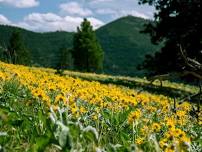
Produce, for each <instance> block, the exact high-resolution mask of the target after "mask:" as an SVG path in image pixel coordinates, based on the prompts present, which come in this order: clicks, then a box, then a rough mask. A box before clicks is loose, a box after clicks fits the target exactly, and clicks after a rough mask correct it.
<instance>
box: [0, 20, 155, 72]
mask: <svg viewBox="0 0 202 152" xmlns="http://www.w3.org/2000/svg"><path fill="white" fill-rule="evenodd" d="M147 22H148V20H144V19H142V18H137V17H133V16H127V17H122V18H120V19H118V20H115V21H113V22H111V23H109V24H107V25H105V26H103V27H101V28H99V29H98V30H97V31H96V34H97V37H98V40H99V41H100V43H101V46H102V48H103V50H104V51H105V61H104V71H105V73H108V74H114V75H139V74H140V72H138V71H137V69H136V67H137V65H138V64H140V63H141V62H142V61H143V60H144V56H145V54H151V53H154V52H156V51H157V50H159V46H155V45H152V44H151V42H150V38H149V35H146V34H142V33H140V31H141V30H143V29H144V25H145V23H147ZM16 29H18V30H20V31H21V33H22V36H23V39H24V42H25V44H26V46H27V48H28V49H29V50H30V51H31V54H32V60H33V62H34V63H35V65H36V64H37V65H40V66H45V67H54V66H55V64H56V63H57V60H58V55H59V53H58V52H59V49H60V48H61V47H68V48H71V47H72V40H73V35H74V33H72V32H63V31H56V32H48V33H36V32H31V31H28V30H25V29H21V28H17V27H12V26H4V25H0V45H7V44H8V40H9V37H10V35H11V33H12V32H13V31H14V30H16Z"/></svg>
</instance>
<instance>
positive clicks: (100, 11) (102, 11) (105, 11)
mask: <svg viewBox="0 0 202 152" xmlns="http://www.w3.org/2000/svg"><path fill="white" fill-rule="evenodd" d="M96 13H97V14H99V15H108V14H116V13H117V11H115V10H113V9H110V8H101V9H97V10H96Z"/></svg>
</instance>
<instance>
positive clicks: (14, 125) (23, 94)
mask: <svg viewBox="0 0 202 152" xmlns="http://www.w3.org/2000/svg"><path fill="white" fill-rule="evenodd" d="M1 68H2V69H1ZM1 68H0V71H1V70H2V72H4V70H3V67H1ZM19 68H20V67H19ZM36 69H38V68H30V70H31V71H32V70H36ZM41 70H42V71H44V72H49V74H50V73H53V72H55V71H54V70H52V69H41ZM65 74H67V75H70V76H73V77H79V78H83V79H88V80H89V81H95V80H96V81H100V82H105V81H108V83H115V84H116V82H122V83H127V82H133V83H135V82H138V83H139V87H141V85H140V84H145V85H148V82H147V81H146V80H144V79H141V78H130V77H114V76H107V75H97V74H90V73H79V72H71V71H65ZM16 80H17V79H12V80H11V81H8V82H6V83H4V82H3V81H0V132H1V133H2V134H4V135H2V138H0V151H1V150H2V149H1V146H2V147H3V149H5V150H7V151H11V152H12V151H13V152H14V151H15V152H16V151H19V152H20V151H28V150H30V151H32V152H38V151H40V150H41V151H47V152H53V151H55V152H59V151H65V149H67V147H68V145H65V147H64V148H65V149H63V150H61V148H58V146H56V145H59V144H60V142H58V139H55V137H54V135H53V133H58V132H59V133H62V135H64V132H62V131H61V132H60V131H59V130H55V128H56V127H55V126H54V125H53V123H51V122H50V119H48V113H49V110H48V109H46V108H44V106H43V104H42V103H41V102H39V100H36V98H34V97H33V96H32V95H31V92H30V91H29V90H28V89H27V88H26V87H24V86H21V85H20V84H19V82H18V81H16ZM165 86H167V87H170V89H171V88H172V89H173V90H174V88H175V89H177V90H178V91H179V92H180V93H181V94H182V93H184V92H190V93H194V92H195V91H197V90H196V88H195V87H193V86H188V85H183V84H176V83H170V82H165ZM153 87H154V88H158V85H157V84H154V86H153ZM143 89H144V88H143ZM156 93H157V92H156ZM159 94H160V92H159ZM110 102H111V101H110ZM81 103H82V102H81V101H79V102H78V104H81ZM85 105H86V102H85ZM82 106H83V105H82ZM130 110H131V109H130ZM132 110H134V109H132ZM65 114H66V113H65ZM99 114H100V115H102V117H103V118H102V119H104V121H102V123H100V122H101V121H100V122H99V121H98V120H96V121H95V120H94V121H92V120H91V119H89V117H88V115H87V117H85V115H84V117H81V116H80V117H79V121H81V122H82V123H79V125H81V126H82V125H83V126H82V127H84V126H85V127H86V126H88V125H92V126H95V127H96V129H97V131H98V133H100V132H99V128H101V133H100V135H102V138H101V140H102V142H101V143H100V146H103V147H105V148H107V150H106V151H115V150H113V148H112V144H114V145H115V144H116V143H121V144H123V145H124V146H122V147H118V148H117V149H119V150H117V152H119V151H120V152H121V151H126V152H127V151H131V149H130V142H129V143H128V141H129V140H130V138H132V137H131V134H132V133H131V131H132V129H131V127H130V126H129V125H127V123H126V119H127V116H128V114H129V111H123V112H120V113H113V112H111V111H108V110H106V109H103V111H100V113H99ZM90 115H91V113H90ZM86 118H87V119H86ZM68 119H70V120H68V123H67V124H69V125H67V126H68V128H70V132H69V133H70V134H71V138H72V137H73V138H75V139H80V135H81V133H82V135H83V136H84V137H83V138H82V139H80V140H79V141H80V142H81V143H82V146H83V147H85V146H86V145H88V147H86V148H89V149H90V150H85V151H93V150H92V148H94V145H96V144H94V141H95V137H94V136H92V135H93V134H92V132H87V133H88V134H87V133H86V132H83V131H82V130H80V129H79V127H78V126H79V125H78V122H79V121H77V120H75V119H74V118H72V119H71V115H69V118H68ZM64 120H66V119H64ZM84 120H85V121H84ZM150 120H151V119H150ZM152 121H155V120H154V119H152ZM103 122H108V125H106V124H105V123H103ZM141 123H142V121H141ZM100 124H101V125H102V127H100ZM117 126H118V127H117ZM119 126H122V127H119ZM109 128H110V129H109ZM141 128H142V127H141ZM192 128H193V129H192V131H196V134H198V135H199V137H200V134H201V127H200V126H198V125H196V124H194V127H192ZM94 132H95V131H94ZM161 134H162V133H160V136H159V137H161ZM73 138H72V141H73ZM111 139H112V140H111ZM62 140H63V141H64V140H65V138H62ZM108 140H110V141H111V142H112V144H111V143H110V144H109V142H108ZM76 141H78V140H76ZM150 142H151V141H150ZM150 142H148V143H147V144H144V145H143V146H142V147H141V148H142V149H143V150H144V151H148V152H150V151H151V152H152V151H156V150H155V147H154V146H152V145H154V144H152V142H151V143H150ZM72 143H73V144H75V143H76V142H75V141H73V142H72ZM92 143H93V144H92ZM95 143H96V142H95ZM196 143H199V146H198V147H199V148H200V145H201V141H200V139H199V140H198V141H196ZM67 144H68V142H67ZM84 145H85V146H84ZM83 147H82V148H83ZM77 148H78V147H77ZM199 150H201V148H200V149H199ZM66 151H67V150H66Z"/></svg>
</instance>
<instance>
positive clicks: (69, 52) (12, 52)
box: [0, 19, 104, 73]
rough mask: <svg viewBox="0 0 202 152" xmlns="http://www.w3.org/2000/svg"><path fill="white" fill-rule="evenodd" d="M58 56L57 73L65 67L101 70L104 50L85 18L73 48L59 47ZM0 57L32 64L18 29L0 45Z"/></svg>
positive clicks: (9, 60) (14, 62) (75, 35)
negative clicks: (7, 42) (7, 41)
mask: <svg viewBox="0 0 202 152" xmlns="http://www.w3.org/2000/svg"><path fill="white" fill-rule="evenodd" d="M58 56H59V61H58V62H57V63H56V65H55V68H56V69H57V72H58V73H61V72H62V71H63V70H65V69H74V70H79V71H83V72H102V70H103V60H104V51H103V50H102V47H101V45H100V43H99V42H98V40H97V38H96V34H95V31H94V30H93V27H92V26H91V24H90V22H89V21H88V20H87V19H84V20H83V22H82V23H81V25H80V27H78V28H77V32H76V33H75V34H74V40H73V48H66V47H61V48H60V49H59V50H58ZM0 59H1V60H2V61H4V62H7V63H12V64H22V65H32V61H31V53H30V51H29V50H28V49H27V48H26V46H25V44H24V42H23V38H22V35H21V33H20V31H19V30H15V31H14V32H13V33H12V35H11V37H10V39H9V44H8V45H7V46H1V47H0Z"/></svg>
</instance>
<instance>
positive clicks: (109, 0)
mask: <svg viewBox="0 0 202 152" xmlns="http://www.w3.org/2000/svg"><path fill="white" fill-rule="evenodd" d="M89 1H90V2H91V3H102V2H111V1H113V0H89Z"/></svg>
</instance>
